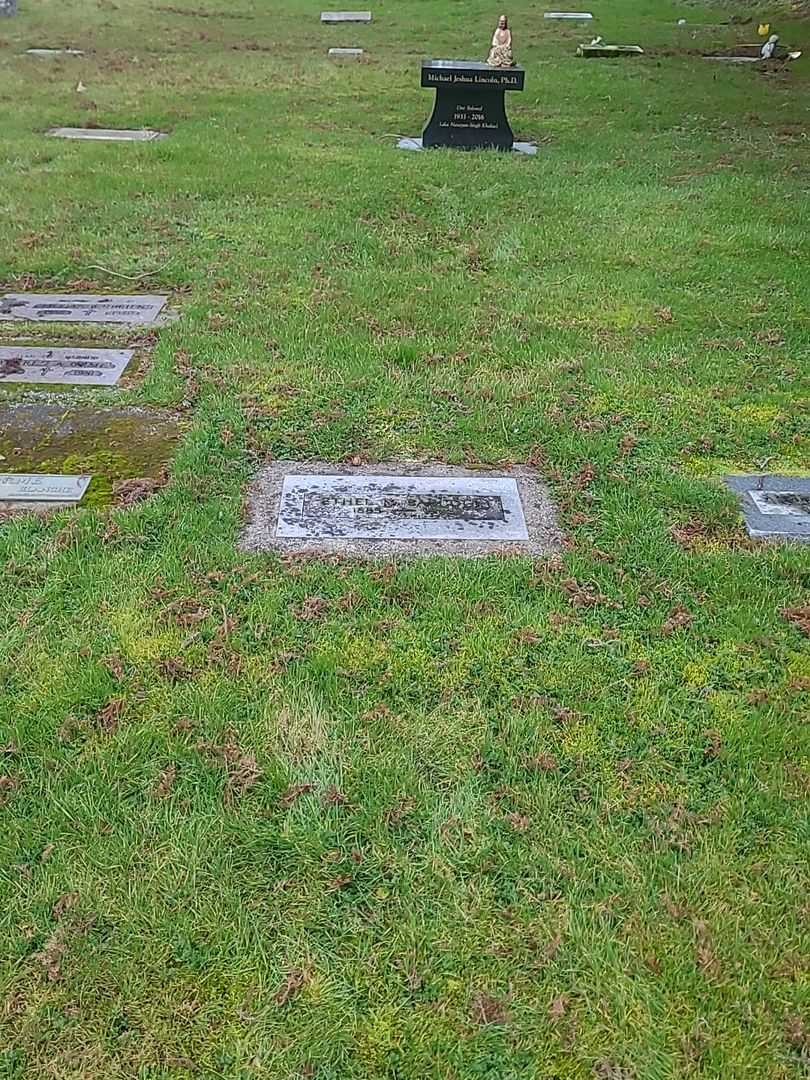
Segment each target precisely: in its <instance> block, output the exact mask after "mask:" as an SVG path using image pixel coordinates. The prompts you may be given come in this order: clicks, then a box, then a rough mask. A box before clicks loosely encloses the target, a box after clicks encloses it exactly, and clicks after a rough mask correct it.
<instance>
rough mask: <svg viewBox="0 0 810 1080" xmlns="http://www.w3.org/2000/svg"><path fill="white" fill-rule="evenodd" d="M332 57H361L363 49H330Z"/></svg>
mask: <svg viewBox="0 0 810 1080" xmlns="http://www.w3.org/2000/svg"><path fill="white" fill-rule="evenodd" d="M329 55H330V56H337V57H344V56H345V57H360V56H362V55H363V50H362V49H330V50H329Z"/></svg>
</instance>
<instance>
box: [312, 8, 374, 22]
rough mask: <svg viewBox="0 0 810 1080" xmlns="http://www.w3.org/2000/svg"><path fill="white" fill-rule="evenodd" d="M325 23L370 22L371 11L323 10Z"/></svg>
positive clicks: (322, 17) (322, 16)
mask: <svg viewBox="0 0 810 1080" xmlns="http://www.w3.org/2000/svg"><path fill="white" fill-rule="evenodd" d="M321 22H323V23H370V22H371V12H370V11H322V12H321Z"/></svg>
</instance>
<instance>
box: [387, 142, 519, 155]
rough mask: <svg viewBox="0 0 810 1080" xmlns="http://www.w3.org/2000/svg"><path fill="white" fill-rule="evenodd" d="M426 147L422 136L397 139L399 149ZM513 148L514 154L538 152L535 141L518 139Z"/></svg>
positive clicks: (436, 147) (485, 148) (437, 148)
mask: <svg viewBox="0 0 810 1080" xmlns="http://www.w3.org/2000/svg"><path fill="white" fill-rule="evenodd" d="M424 149H425V147H424V146H423V145H422V140H421V138H414V139H411V138H408V137H406V138H402V139H398V140H397V150H424ZM429 149H430V150H431V151H435V150H448V149H449V147H446V146H431V147H429ZM482 149H483V150H484V151H486V150H487V149H488V148H487V147H482ZM511 149H512V153H514V154H527V155H528V156H529V157H534V155H535V154H536V153H537V147H536V146H535V145H534V143H528V142H518V141H517V140H516V141H515V142H513V143H512V148H511Z"/></svg>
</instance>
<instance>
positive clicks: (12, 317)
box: [0, 293, 166, 325]
mask: <svg viewBox="0 0 810 1080" xmlns="http://www.w3.org/2000/svg"><path fill="white" fill-rule="evenodd" d="M165 303H166V297H165V296H96V295H86V294H75V295H74V294H71V293H53V294H49V293H5V294H4V295H2V296H0V322H96V323H133V324H135V325H144V324H147V323H153V322H154V321H155V319H157V317H158V315H159V314H160V312H161V310H162V309H163V305H164V304H165Z"/></svg>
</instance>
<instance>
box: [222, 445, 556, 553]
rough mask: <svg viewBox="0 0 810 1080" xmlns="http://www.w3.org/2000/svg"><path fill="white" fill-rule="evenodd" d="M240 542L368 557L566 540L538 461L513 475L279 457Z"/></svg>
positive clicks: (498, 549) (526, 549)
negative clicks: (535, 467)
mask: <svg viewBox="0 0 810 1080" xmlns="http://www.w3.org/2000/svg"><path fill="white" fill-rule="evenodd" d="M249 508H250V509H249V521H248V524H247V526H246V528H245V530H244V532H243V535H242V540H241V547H242V548H243V550H247V551H268V550H282V551H314V552H319V553H323V554H344V555H348V556H351V557H359V558H385V557H390V556H391V555H396V554H411V555H417V556H428V555H460V556H481V555H492V554H498V553H500V554H523V555H535V554H544V553H547V552H549V551H554V550H557V549H558V548H559V544H560V532H559V529H558V528H557V525H556V520H555V512H554V507H553V505H552V504H551V500H550V498H549V495H548V491H547V490H546V488H545V486H544V485H543V483H542V481H541V480H540V478H539V477H538V476H537V474H536V473H535V472H534V471H533V470H530V469H520V468H516V469H512V470H510V474H509V475H504V474H494V473H492V472H487V473H482V472H480V471H473V470H465V469H459V468H454V467H452V466H449V465H441V464H438V463H437V464H434V465H423V464H419V463H415V462H392V463H388V464H386V465H378V466H373V465H370V466H364V467H363V468H362V469H360V468H357V469H353V468H351V467H348V466H341V465H330V464H327V463H323V462H307V463H303V462H283V461H280V462H273V463H272V464H270V465H268V466H266V467H265V468H264V469H262V471H261V472H260V473H259V475H258V476H257V477H256V479H255V481H254V483H253V485H252V487H251V493H250V500H249Z"/></svg>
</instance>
